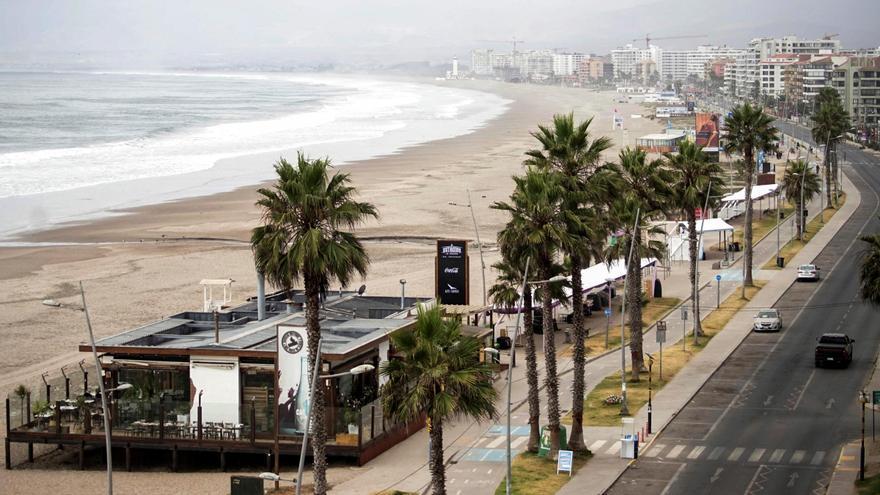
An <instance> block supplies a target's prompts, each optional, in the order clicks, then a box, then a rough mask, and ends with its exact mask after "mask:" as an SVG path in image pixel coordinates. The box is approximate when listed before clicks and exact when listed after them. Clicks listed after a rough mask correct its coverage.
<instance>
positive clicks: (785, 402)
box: [609, 125, 880, 495]
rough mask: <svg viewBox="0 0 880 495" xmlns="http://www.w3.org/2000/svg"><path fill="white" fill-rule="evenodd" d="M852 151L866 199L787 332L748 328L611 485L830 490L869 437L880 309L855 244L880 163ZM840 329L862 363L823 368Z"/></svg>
mask: <svg viewBox="0 0 880 495" xmlns="http://www.w3.org/2000/svg"><path fill="white" fill-rule="evenodd" d="M780 126H781V127H782V126H783V125H780ZM788 132H795V135H796V136H797V137H799V138H801V139H808V138H809V136H808V134H807V133H806V132H797V131H795V130H792V129H791V128H790V127H789V129H788ZM846 151H847V158H848V162H849V163H850V164H851V166H850V167H849V169H848V170H847V174H848V175H849V177H850V178H851V180H852V182H853V183H854V184H855V185H856V187H858V188H859V190H860V191H861V195H862V202H861V204H860V206H859V207H858V209H857V210H856V211H855V212H854V214H853V215H852V217H851V218H850V220H849V221H848V222H847V223H846V224H845V225H844V226H843V227H842V229H841V230H840V232H838V234H837V235H836V236H835V237H834V239H833V240H832V241H831V242H830V243H829V244H828V246H827V247H826V248H825V249H824V250H823V251H822V252H821V253H820V255H819V256H818V257H817V258H816V260H815V263H816V264H817V265H819V266H820V267H822V268H823V269H824V270H823V275H824V278H823V280H822V281H821V282H820V283H818V284H803V283H796V284H794V285H793V286H792V287H791V288H790V289H789V290H788V291H787V292H786V293H785V294H784V295H783V297H782V298H781V299H780V300H779V302H778V303H777V307H778V308H779V309H780V310H781V311H782V313H783V316H784V319H785V322H786V326H785V328H784V329H783V331H782V332H780V333H778V334H752V335H750V336H749V337H747V338H746V340H745V341H744V342H743V343H742V345H740V347H739V348H738V349H737V350H736V351H735V352H734V353H733V354H732V355H731V356H730V358H728V360H727V361H726V362H725V364H724V365H723V366H722V367H721V368H719V370H718V371H717V372H716V373H715V374H714V375H713V376H712V378H711V379H710V380H709V381H708V382H707V383H706V384H705V385H704V386H703V388H702V389H701V390H700V392H699V393H698V394H697V395H696V396H695V397H694V398H693V400H692V401H690V402H689V403H688V405H687V406H686V407H685V408H684V409H683V410H682V411H681V413H680V414H679V415H678V416H677V417H676V418H675V419H674V420H673V421H672V422H671V423H670V425H669V426H668V427H667V429H666V430H665V431H664V432H663V433H662V434H661V435H660V436H659V437H658V438H657V439H656V440H655V442H654V444H653V445H652V446H651V447H650V448H649V449H648V450H647V451H646V452H644V453H643V455H642V456H641V458H640V459H639V460H638V461H637V462H635V463H634V464H633V465H632V466H631V467H630V468H629V469H627V470H626V472H625V473H624V474H623V476H622V477H621V478H620V479H619V480H618V482H617V483H615V484H614V485H613V486H612V487H611V489H610V490H609V493H614V494H628V493H633V494H636V493H637V494H639V495H647V494H654V493H657V494H660V493H670V494H675V493H709V492H711V493H713V494H714V493H721V494H726V493H731V494H741V493H748V494H753V493H759V492H762V493H824V491H825V487H826V486H827V484H828V481H829V478H830V475H831V472H832V469H833V467H834V465H835V463H836V462H837V459H838V456H839V453H840V449H841V446H842V445H843V444H844V443H845V442H846V441H847V440H850V439H852V438H853V437H854V436H856V435H858V432H859V423H858V421H859V409H858V403H857V396H858V391H859V390H860V389H861V387H862V386H863V384H864V383H865V381H866V380H867V379H868V378H869V376H870V372H871V370H872V369H873V362H874V359H875V357H876V351H877V348H878V345H880V333H878V332H877V331H876V322H877V321H878V318H880V311H878V310H876V309H874V308H871V307H869V306H867V305H865V304H862V303H861V302H859V301H858V300H857V299H856V297H857V284H858V272H857V269H858V253H859V251H860V250H861V249H862V248H861V246H860V245H859V243H858V242H857V241H854V239H855V238H857V237H858V235H859V233H860V232H861V231H862V230H863V229H864V230H865V232H874V231H878V230H880V221H878V219H877V213H878V211H880V210H878V206H880V204H878V203H880V201H878V196H877V192H878V191H880V160H878V159H877V158H876V157H874V156H872V155H869V154H867V153H865V152H862V151H859V150H857V149H855V148H853V147H847V149H846ZM833 331H844V332H846V333H848V334H849V335H850V336H853V337H854V338H855V339H856V341H857V342H856V349H855V360H854V362H853V364H852V365H851V366H850V368H849V369H846V370H839V369H815V368H814V367H813V347H814V344H815V337H816V336H818V335H820V334H821V333H824V332H833Z"/></svg>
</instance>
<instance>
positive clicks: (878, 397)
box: [871, 390, 880, 404]
mask: <svg viewBox="0 0 880 495" xmlns="http://www.w3.org/2000/svg"><path fill="white" fill-rule="evenodd" d="M871 395H873V397H872V398H873V399H874V400H873V401H872V403H873V404H880V390H875V391H874V392H873V393H872V394H871Z"/></svg>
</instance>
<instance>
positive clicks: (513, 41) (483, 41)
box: [477, 36, 525, 54]
mask: <svg viewBox="0 0 880 495" xmlns="http://www.w3.org/2000/svg"><path fill="white" fill-rule="evenodd" d="M477 42H478V43H512V44H513V53H514V54H516V45H518V44H520V43H525V41H524V40H521V39H518V38H517V37H516V36H514V37H513V38H511V39H509V40H477Z"/></svg>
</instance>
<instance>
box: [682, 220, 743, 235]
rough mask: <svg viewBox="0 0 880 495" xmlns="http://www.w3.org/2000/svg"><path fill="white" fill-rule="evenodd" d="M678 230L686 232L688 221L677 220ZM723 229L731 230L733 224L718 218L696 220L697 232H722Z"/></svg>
mask: <svg viewBox="0 0 880 495" xmlns="http://www.w3.org/2000/svg"><path fill="white" fill-rule="evenodd" d="M678 228H679V232H687V229H688V223H687V222H678ZM724 231H731V232H732V231H733V225H730V224H729V223H727V222H725V221H724V220H722V219H720V218H707V219H705V220H697V233H698V234H699V233H700V232H702V233H704V234H705V233H707V232H724Z"/></svg>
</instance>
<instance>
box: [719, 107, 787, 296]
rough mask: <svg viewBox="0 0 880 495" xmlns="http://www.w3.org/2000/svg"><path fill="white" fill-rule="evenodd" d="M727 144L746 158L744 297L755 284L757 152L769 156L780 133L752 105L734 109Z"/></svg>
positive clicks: (727, 126) (729, 149)
mask: <svg viewBox="0 0 880 495" xmlns="http://www.w3.org/2000/svg"><path fill="white" fill-rule="evenodd" d="M724 131H725V132H726V134H727V135H726V142H725V144H724V149H725V151H727V152H728V153H732V152H734V151H736V152H739V153H741V154H742V156H743V161H742V162H740V164H741V165H740V168H741V172H742V174H743V177H744V178H745V183H746V187H745V189H746V197H745V202H746V213H745V219H744V225H743V241H744V244H745V246H744V249H743V264H744V266H745V270H746V272H745V275H744V277H743V289H742V296H743V297H745V295H746V287H751V286H752V285H754V282H753V280H752V247H753V246H752V214H753V211H752V185H753V184H754V180H755V152H756V151H764V152H765V153H769V152H770V150H771V149H772V148H773V142H774V141H776V136H777V132H778V131H777V129H776V128H775V127H773V119H772V118H771V117H770V116H768V115H766V114H765V113H764V111H763V110H762V109H761V108H759V107H753V106H752V105H750V104H749V103H745V104H743V105H739V106H737V107H734V109H733V112H732V115H731V116H730V117H728V118H727V119H725V121H724Z"/></svg>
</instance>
